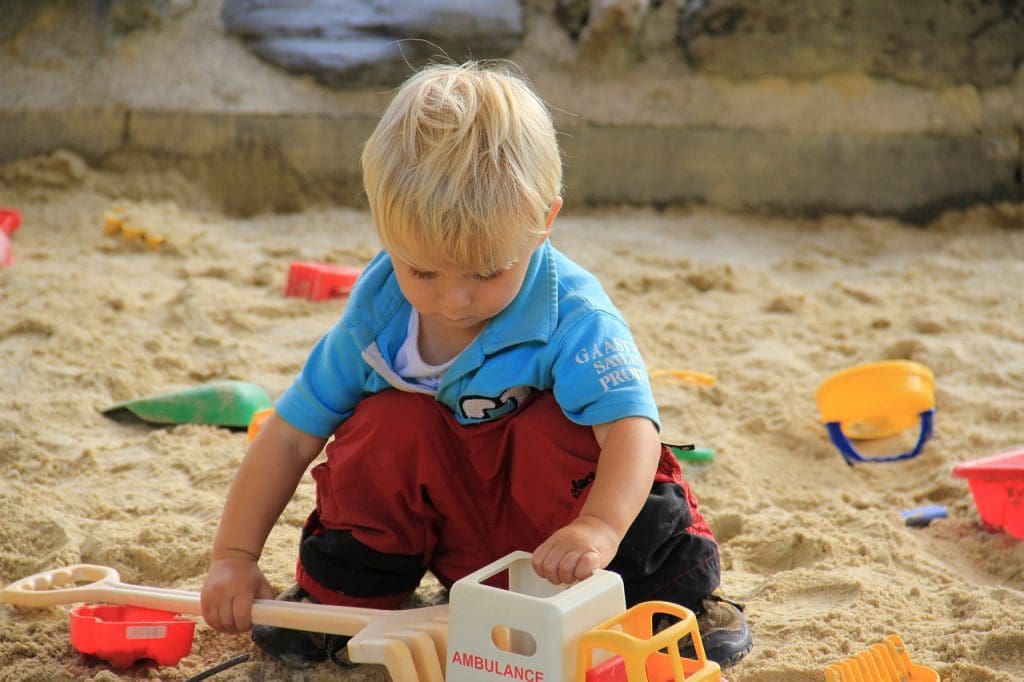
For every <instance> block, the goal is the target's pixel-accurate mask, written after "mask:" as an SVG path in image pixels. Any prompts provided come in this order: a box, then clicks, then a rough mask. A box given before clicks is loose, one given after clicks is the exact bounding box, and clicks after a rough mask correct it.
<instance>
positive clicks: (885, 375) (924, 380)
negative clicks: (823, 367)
mask: <svg viewBox="0 0 1024 682" xmlns="http://www.w3.org/2000/svg"><path fill="white" fill-rule="evenodd" d="M934 389H935V376H934V375H933V374H932V371H931V370H930V369H928V368H927V367H925V366H924V365H922V364H920V363H917V362H911V361H909V360H889V361H886V362H875V363H870V364H866V365H857V366H856V367H851V368H849V369H845V370H843V371H841V372H839V373H837V374H834V375H832V376H831V377H829V378H828V379H826V380H825V381H824V382H822V384H821V385H820V386H819V387H818V391H817V394H816V398H817V402H818V410H819V411H820V412H821V420H822V422H824V423H825V426H826V428H827V429H828V432H829V437H830V438H831V439H832V442H833V444H835V446H836V447H837V448H838V449H839V452H840V453H842V455H843V457H844V459H846V463H847V464H850V465H853V464H854V463H855V462H893V461H896V460H900V459H907V458H910V457H916V456H917V455H918V454H920V452H921V448H923V447H924V444H925V442H926V441H927V440H928V438H929V437H930V436H931V433H932V421H933V419H934V416H935V390H934ZM915 423H920V433H919V436H918V441H917V444H916V445H915V446H914V447H913V448H912V449H911V450H909V451H907V452H903V453H900V454H897V455H886V456H882V457H864V456H862V455H860V454H859V453H858V452H857V451H856V450H855V449H854V447H853V445H852V444H851V443H850V439H854V440H868V439H878V438H888V437H889V436H894V435H896V434H898V433H900V432H901V431H903V430H905V429H907V428H909V427H911V426H913V425H914V424H915Z"/></svg>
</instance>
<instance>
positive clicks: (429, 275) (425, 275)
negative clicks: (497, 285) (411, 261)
mask: <svg viewBox="0 0 1024 682" xmlns="http://www.w3.org/2000/svg"><path fill="white" fill-rule="evenodd" d="M504 272H505V271H504V270H497V271H495V272H492V273H490V274H487V275H473V279H476V280H479V281H481V282H490V281H491V280H494V279H498V278H499V277H501V275H502V274H503V273H504ZM410 274H411V275H412V276H413V278H415V279H428V280H429V279H434V278H435V277H437V273H436V272H426V271H424V270H415V269H414V270H410Z"/></svg>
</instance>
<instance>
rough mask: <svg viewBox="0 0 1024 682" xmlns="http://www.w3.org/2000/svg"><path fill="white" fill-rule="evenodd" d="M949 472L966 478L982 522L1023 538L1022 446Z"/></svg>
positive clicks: (1023, 468)
mask: <svg viewBox="0 0 1024 682" xmlns="http://www.w3.org/2000/svg"><path fill="white" fill-rule="evenodd" d="M953 475H954V476H958V477H960V478H966V479H967V487H969V488H970V489H971V495H973V496H974V505H975V506H976V507H977V508H978V515H979V516H980V517H981V520H982V522H983V523H984V524H985V525H987V526H992V527H993V528H1005V529H1006V532H1007V533H1009V534H1010V535H1012V536H1013V537H1015V538H1024V448H1022V449H1020V450H1015V451H1013V452H1004V453H1002V454H1000V455H993V456H992V457H985V458H982V459H976V460H973V461H970V462H965V463H963V464H960V465H958V466H956V467H954V468H953Z"/></svg>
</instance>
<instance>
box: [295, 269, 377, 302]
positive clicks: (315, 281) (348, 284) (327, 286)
mask: <svg viewBox="0 0 1024 682" xmlns="http://www.w3.org/2000/svg"><path fill="white" fill-rule="evenodd" d="M362 271H363V270H362V268H353V267H346V266H343V265H326V264H322V263H306V262H303V261H295V262H293V263H292V264H291V265H290V266H289V267H288V281H287V283H286V284H285V289H284V295H285V296H304V297H306V298H308V299H309V300H310V301H323V300H324V299H327V298H336V297H341V296H347V295H348V294H349V292H350V291H352V286H353V285H354V284H355V283H356V280H357V279H358V278H359V275H360V273H362Z"/></svg>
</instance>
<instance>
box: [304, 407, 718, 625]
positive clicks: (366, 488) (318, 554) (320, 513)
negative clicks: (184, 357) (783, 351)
mask: <svg viewBox="0 0 1024 682" xmlns="http://www.w3.org/2000/svg"><path fill="white" fill-rule="evenodd" d="M598 454H599V449H598V446H597V441H596V440H595V438H594V434H593V430H592V429H591V428H590V427H585V426H580V425H578V424H574V423H572V422H570V421H569V420H568V419H567V418H566V417H565V415H564V414H563V413H562V411H561V409H560V408H559V407H558V405H557V403H556V402H555V400H554V398H553V396H552V395H551V394H550V393H547V392H545V393H539V394H536V396H535V397H534V398H533V399H532V400H531V401H529V402H528V403H527V404H526V405H525V406H524V407H521V408H520V409H519V410H518V411H516V412H514V413H512V414H510V415H508V416H506V417H503V418H501V419H498V420H496V421H492V422H488V423H484V424H480V425H474V426H463V425H461V424H459V423H458V422H457V421H456V420H455V418H454V417H453V416H452V414H451V412H450V411H449V410H448V408H446V407H445V406H444V405H442V404H440V403H438V402H436V401H435V400H434V399H433V398H430V397H428V396H423V395H420V394H415V393H406V392H401V391H385V392H383V393H379V394H376V395H373V396H370V397H369V398H366V399H365V400H363V401H362V402H361V403H360V404H359V406H358V407H357V408H356V410H355V413H354V414H353V415H352V417H351V418H349V419H348V420H347V421H345V422H344V423H343V424H342V425H341V427H340V428H339V429H338V431H337V433H336V434H335V437H334V440H333V441H331V443H330V444H328V446H327V461H326V462H324V463H323V464H320V465H318V466H316V467H315V468H314V469H313V478H314V479H315V480H316V486H317V506H316V510H315V511H314V512H313V513H312V514H311V515H310V517H309V519H308V521H307V523H306V527H305V528H304V531H303V542H302V546H301V551H300V557H299V563H298V569H297V578H298V582H299V584H300V585H301V586H302V587H303V588H304V589H306V590H307V591H308V592H309V593H310V594H311V595H312V596H313V598H314V599H316V600H317V601H320V602H321V603H332V604H350V605H358V606H372V607H377V608H395V607H397V606H398V604H399V603H400V602H401V601H402V600H403V599H404V598H405V597H406V596H407V595H408V594H409V593H411V592H412V591H413V590H415V589H416V586H417V585H418V584H419V581H420V579H421V578H422V577H423V575H424V573H425V572H426V570H427V569H429V570H431V571H432V572H433V573H434V575H435V576H437V578H438V579H439V580H440V581H441V582H442V584H445V585H446V586H450V585H451V583H453V582H454V581H456V580H458V579H459V578H462V577H463V576H465V575H467V574H469V573H471V572H473V571H475V570H477V569H478V568H480V567H482V566H484V565H486V564H488V563H490V562H492V561H495V560H496V559H499V558H501V557H503V556H505V555H506V554H508V553H509V552H511V551H514V550H526V551H533V550H534V549H535V548H536V547H537V546H538V545H539V544H540V543H541V542H542V541H543V540H545V539H546V538H547V537H548V536H549V535H550V534H551V533H553V532H554V531H555V530H557V529H558V528H560V527H562V526H564V525H566V524H567V523H568V522H569V521H571V520H572V519H574V518H575V517H576V516H577V515H578V514H579V511H580V508H581V506H582V505H583V502H584V501H585V500H586V496H587V493H588V491H589V486H590V483H591V482H592V481H593V477H594V472H595V469H596V462H597V457H598ZM617 564H618V568H617V566H616V565H617ZM609 568H610V569H612V570H619V572H620V573H621V574H622V575H623V579H624V581H625V582H626V585H627V600H630V596H631V595H630V593H631V592H633V594H634V595H635V597H636V599H635V600H630V601H631V602H635V601H642V600H646V599H650V598H659V599H669V600H670V601H677V602H680V603H684V604H685V602H682V601H680V600H682V599H685V600H686V601H688V602H690V603H696V601H698V600H699V599H700V598H702V597H703V596H705V595H706V594H708V593H709V592H711V591H712V590H713V589H714V588H715V587H717V584H718V551H717V546H716V545H715V543H714V539H713V536H712V534H711V530H710V528H709V527H708V525H707V523H706V522H705V521H704V519H703V517H702V516H701V515H700V512H699V511H698V510H697V502H696V499H695V498H694V496H693V494H692V493H691V492H690V490H689V486H688V485H687V484H686V483H685V481H683V479H682V476H681V472H680V470H679V465H678V464H677V462H676V460H675V458H674V457H673V456H672V454H671V452H670V451H669V450H668V448H663V453H662V461H661V464H660V465H659V470H658V474H657V476H656V478H655V481H652V494H651V498H650V499H649V502H648V505H647V506H645V508H644V510H643V511H642V512H641V514H640V517H639V518H638V520H637V522H636V523H635V524H634V528H631V529H630V531H629V533H627V535H626V538H624V540H623V543H622V545H621V546H620V554H619V556H617V557H616V560H615V561H613V562H612V565H611V566H609ZM631 582H632V583H635V584H634V585H632V589H631ZM691 583H692V584H691ZM691 592H692V593H693V594H690V593H691ZM697 593H699V594H697Z"/></svg>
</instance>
